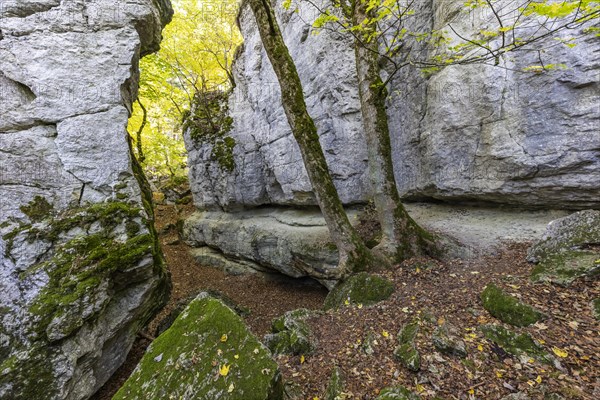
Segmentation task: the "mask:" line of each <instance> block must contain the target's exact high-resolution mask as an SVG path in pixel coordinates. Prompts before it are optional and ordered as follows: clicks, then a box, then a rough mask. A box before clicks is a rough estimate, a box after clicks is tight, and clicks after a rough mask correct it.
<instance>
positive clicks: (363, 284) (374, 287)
mask: <svg viewBox="0 0 600 400" xmlns="http://www.w3.org/2000/svg"><path fill="white" fill-rule="evenodd" d="M392 293H394V284H393V283H392V282H390V281H388V280H387V279H385V278H383V277H380V276H377V275H371V274H368V273H366V272H361V273H358V274H356V275H353V276H351V277H350V278H348V279H347V280H345V281H344V282H341V283H339V284H338V285H336V286H335V287H334V288H333V290H332V291H331V292H329V294H328V295H327V298H326V299H325V303H324V305H323V307H324V308H325V310H330V309H338V308H340V307H343V306H344V305H345V304H363V305H365V306H368V305H373V304H376V303H379V302H380V301H383V300H387V299H388V298H389V297H390V296H391V295H392Z"/></svg>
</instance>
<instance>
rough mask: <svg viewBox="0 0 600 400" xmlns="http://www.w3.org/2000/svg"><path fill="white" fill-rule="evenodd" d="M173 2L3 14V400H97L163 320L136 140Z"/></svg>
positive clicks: (77, 0) (109, 1)
mask: <svg viewBox="0 0 600 400" xmlns="http://www.w3.org/2000/svg"><path fill="white" fill-rule="evenodd" d="M171 14H172V10H171V8H170V4H169V2H168V1H165V0H136V1H132V2H127V3H124V2H120V1H114V0H94V1H83V0H73V1H68V2H66V1H58V0H28V1H18V2H2V4H1V5H0V32H1V33H0V140H1V145H0V237H1V239H0V397H1V398H10V399H83V398H88V397H89V396H90V395H91V394H93V393H94V392H95V391H96V390H97V389H98V388H99V387H100V386H102V385H103V384H104V382H106V380H107V379H108V378H109V377H110V376H111V374H112V373H113V372H114V371H115V370H116V369H117V368H118V367H119V366H120V365H121V363H122V362H123V361H124V359H125V356H126V355H127V353H128V351H129V349H130V348H131V345H132V343H133V340H134V339H135V335H136V333H137V332H138V331H139V330H140V329H141V327H142V326H143V325H144V324H145V323H146V322H147V321H148V320H149V318H151V317H152V315H153V314H154V313H155V312H156V311H157V309H158V308H159V307H161V306H162V304H163V302H164V301H165V298H166V295H167V293H168V289H169V284H168V279H167V274H166V272H165V269H164V265H163V262H162V256H161V254H160V250H159V249H158V244H157V240H156V235H155V232H154V229H153V227H152V223H151V220H152V210H151V208H150V207H148V206H147V204H148V203H147V201H148V195H150V191H149V190H148V188H147V186H146V183H145V178H144V176H143V174H142V172H141V169H140V167H139V165H137V164H136V163H135V162H134V159H133V157H132V153H131V150H130V147H129V143H128V134H127V131H126V126H127V120H128V117H129V109H130V107H131V104H132V101H133V99H135V98H136V96H137V82H138V70H137V64H138V60H139V58H140V56H142V55H144V54H147V53H150V52H152V51H155V50H157V49H158V46H159V43H160V40H161V30H162V27H163V25H164V24H165V23H166V22H167V21H169V19H170V17H171Z"/></svg>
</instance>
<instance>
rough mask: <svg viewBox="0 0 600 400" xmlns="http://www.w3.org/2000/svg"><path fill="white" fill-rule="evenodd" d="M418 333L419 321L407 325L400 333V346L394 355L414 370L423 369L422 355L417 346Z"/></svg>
mask: <svg viewBox="0 0 600 400" xmlns="http://www.w3.org/2000/svg"><path fill="white" fill-rule="evenodd" d="M418 333H419V323H418V322H417V321H414V322H412V323H410V324H408V325H405V326H404V327H403V328H402V329H401V330H400V332H399V333H398V347H396V350H394V355H395V356H396V358H397V359H398V360H399V361H400V362H401V363H402V365H404V366H405V367H406V368H407V369H409V370H410V371H413V372H417V371H419V370H420V369H421V356H420V355H419V351H418V350H417V347H416V346H415V339H416V337H417V334H418Z"/></svg>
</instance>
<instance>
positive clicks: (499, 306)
mask: <svg viewBox="0 0 600 400" xmlns="http://www.w3.org/2000/svg"><path fill="white" fill-rule="evenodd" d="M481 302H482V303H483V308H485V309H486V310H487V311H488V312H489V313H490V314H491V315H492V316H494V317H496V318H498V319H499V320H500V321H502V322H506V323H507V324H511V325H513V326H529V325H531V324H535V323H536V322H538V321H540V320H542V319H544V318H545V317H546V316H545V315H544V314H543V313H542V312H540V311H538V310H536V309H535V308H533V307H531V306H529V305H527V304H525V303H523V302H521V301H519V300H517V299H516V298H514V297H513V296H510V295H508V294H506V293H504V292H503V291H502V290H501V289H500V288H499V287H497V286H496V285H494V284H493V283H491V284H489V285H487V287H486V288H485V289H484V290H483V292H482V293H481Z"/></svg>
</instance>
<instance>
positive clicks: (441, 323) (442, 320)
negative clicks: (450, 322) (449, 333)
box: [437, 317, 446, 325]
mask: <svg viewBox="0 0 600 400" xmlns="http://www.w3.org/2000/svg"><path fill="white" fill-rule="evenodd" d="M444 322H446V320H445V319H444V317H440V318H439V319H438V321H437V323H438V325H444Z"/></svg>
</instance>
